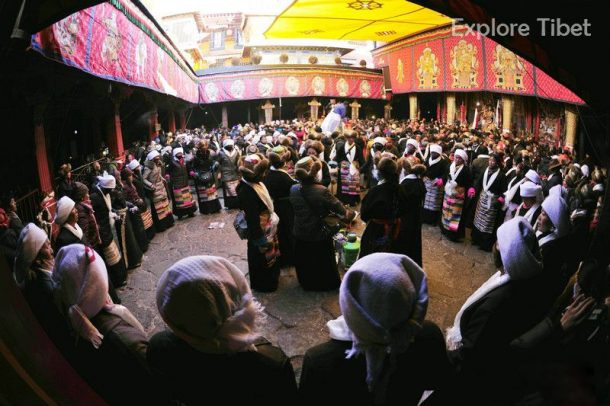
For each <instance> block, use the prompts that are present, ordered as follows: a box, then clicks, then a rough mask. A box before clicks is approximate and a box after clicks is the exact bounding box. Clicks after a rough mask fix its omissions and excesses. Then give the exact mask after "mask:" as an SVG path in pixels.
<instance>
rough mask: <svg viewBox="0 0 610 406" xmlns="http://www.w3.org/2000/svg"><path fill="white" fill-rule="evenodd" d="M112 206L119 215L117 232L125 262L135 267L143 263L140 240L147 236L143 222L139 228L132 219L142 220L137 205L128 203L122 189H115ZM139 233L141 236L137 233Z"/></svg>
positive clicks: (129, 267)
mask: <svg viewBox="0 0 610 406" xmlns="http://www.w3.org/2000/svg"><path fill="white" fill-rule="evenodd" d="M112 196H113V199H112V208H113V209H114V210H115V211H116V213H117V214H118V215H119V218H118V219H117V220H116V222H115V227H116V234H117V237H118V240H119V249H120V250H121V254H122V257H123V261H124V262H125V266H126V267H127V269H133V268H136V267H138V266H140V264H142V256H143V253H142V249H141V248H140V244H139V242H138V241H139V240H142V239H145V238H146V233H145V231H144V227H143V226H142V223H141V222H138V223H137V225H138V226H139V227H138V228H136V227H134V224H133V221H132V220H134V219H135V220H136V221H138V220H140V221H141V218H140V217H139V215H137V207H136V206H133V205H131V204H130V205H129V206H128V204H127V201H126V200H125V198H124V197H123V196H124V194H123V190H122V189H114V190H113V191H112ZM137 234H139V238H138V237H136V235H137Z"/></svg>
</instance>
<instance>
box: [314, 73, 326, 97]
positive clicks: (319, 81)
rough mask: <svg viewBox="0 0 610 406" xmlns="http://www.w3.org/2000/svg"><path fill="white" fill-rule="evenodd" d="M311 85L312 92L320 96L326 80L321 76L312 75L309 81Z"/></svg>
mask: <svg viewBox="0 0 610 406" xmlns="http://www.w3.org/2000/svg"><path fill="white" fill-rule="evenodd" d="M311 87H312V88H313V94H315V95H316V96H320V95H323V94H324V89H325V88H326V82H325V81H324V79H323V78H322V77H321V76H314V78H313V80H312V81H311Z"/></svg>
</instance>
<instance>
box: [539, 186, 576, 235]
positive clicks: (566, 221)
mask: <svg viewBox="0 0 610 406" xmlns="http://www.w3.org/2000/svg"><path fill="white" fill-rule="evenodd" d="M542 209H543V210H544V211H545V213H546V214H547V215H548V216H549V219H550V220H551V222H552V223H553V226H554V227H555V230H554V231H553V233H552V234H554V236H555V238H561V237H563V236H565V235H567V234H568V232H569V231H570V216H569V214H568V206H567V205H566V202H565V201H564V200H563V199H562V198H561V195H559V194H556V193H553V194H549V196H548V197H547V198H546V199H544V201H543V202H542Z"/></svg>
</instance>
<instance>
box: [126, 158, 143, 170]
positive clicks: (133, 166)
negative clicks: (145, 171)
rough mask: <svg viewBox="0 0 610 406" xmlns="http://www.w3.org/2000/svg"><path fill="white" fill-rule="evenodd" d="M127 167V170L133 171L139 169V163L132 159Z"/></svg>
mask: <svg viewBox="0 0 610 406" xmlns="http://www.w3.org/2000/svg"><path fill="white" fill-rule="evenodd" d="M127 167H128V168H129V169H131V170H132V171H135V170H136V169H138V168H139V167H140V162H139V161H138V160H137V159H132V160H131V161H129V163H128V164H127Z"/></svg>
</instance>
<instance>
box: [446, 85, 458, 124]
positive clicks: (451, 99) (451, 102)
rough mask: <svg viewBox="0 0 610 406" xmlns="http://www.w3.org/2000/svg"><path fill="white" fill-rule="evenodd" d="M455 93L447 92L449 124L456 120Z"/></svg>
mask: <svg viewBox="0 0 610 406" xmlns="http://www.w3.org/2000/svg"><path fill="white" fill-rule="evenodd" d="M455 107H456V105H455V94H454V93H447V124H449V125H451V124H453V123H454V122H455V113H456V108H455Z"/></svg>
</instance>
